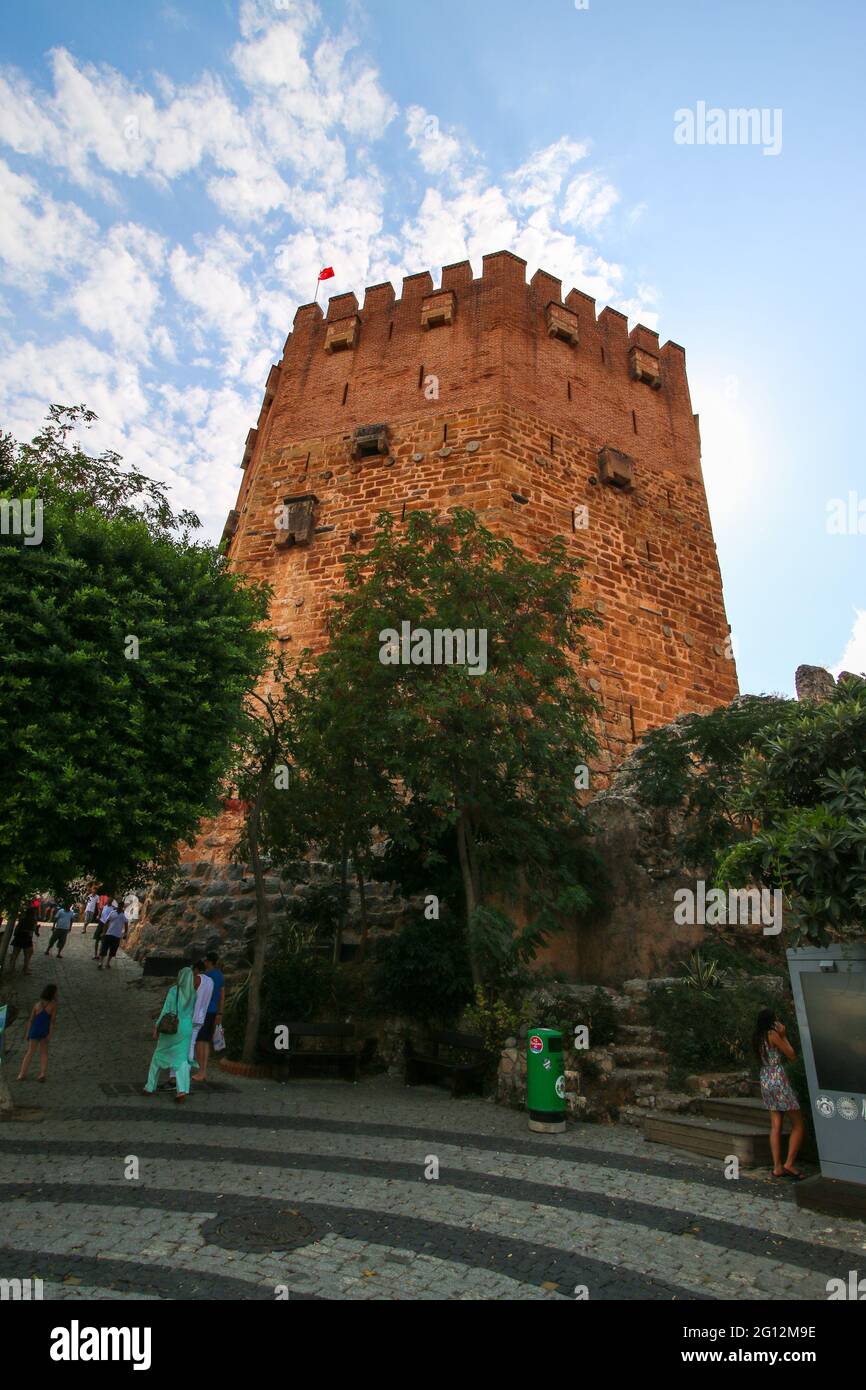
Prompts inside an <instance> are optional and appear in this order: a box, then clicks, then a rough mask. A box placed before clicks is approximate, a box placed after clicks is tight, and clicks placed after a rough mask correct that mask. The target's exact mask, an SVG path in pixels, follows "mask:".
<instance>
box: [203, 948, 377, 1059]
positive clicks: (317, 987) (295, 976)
mask: <svg viewBox="0 0 866 1390" xmlns="http://www.w3.org/2000/svg"><path fill="white" fill-rule="evenodd" d="M293 939H294V937H293V929H292V928H289V929H288V930H287V931H286V932H284V933H281V934H280V935H279V936H278V937H277V940H276V942H275V949H274V950H273V952H272V953H271V954H270V955H269V957H268V962H267V965H266V968H265V975H264V980H263V981H262V1010H261V1027H260V1030H259V1043H258V1047H259V1056H260V1057H261V1059H262V1061H268V1062H272V1061H274V1030H275V1029H276V1028H277V1026H278V1025H280V1024H285V1023H289V1022H291V1021H292V1020H293V1019H305V1020H311V1019H316V1018H328V1017H330V1018H341V1019H343V1018H346V1017H348V1016H351V1015H353V1014H362V1013H364V1012H365V1010H366V1005H367V1000H368V988H367V981H368V976H369V972H368V971H367V970H366V969H365V968H364V967H363V966H356V965H333V964H331V962H330V961H329V960H326V959H325V958H324V957H323V956H322V955H321V954H319V953H317V952H316V951H315V950H312V949H303V950H297V951H296V950H292V949H291V946H290V943H291V941H292V940H293ZM247 986H248V981H247V980H244V981H243V982H242V983H241V984H240V985H239V986H238V987H237V989H234V990H232V992H231V993H230V994H229V996H228V998H227V1000H226V1010H225V1032H226V1046H227V1052H228V1055H229V1057H232V1058H234V1057H240V1054H241V1049H242V1046H243V1037H244V1029H245V1027H246V1021H247Z"/></svg>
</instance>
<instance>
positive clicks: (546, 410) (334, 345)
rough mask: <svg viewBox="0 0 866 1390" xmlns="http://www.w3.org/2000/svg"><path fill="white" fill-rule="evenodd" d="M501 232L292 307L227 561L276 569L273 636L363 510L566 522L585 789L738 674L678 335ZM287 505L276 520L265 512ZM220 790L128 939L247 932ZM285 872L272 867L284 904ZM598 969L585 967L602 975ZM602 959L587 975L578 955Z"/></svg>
mask: <svg viewBox="0 0 866 1390" xmlns="http://www.w3.org/2000/svg"><path fill="white" fill-rule="evenodd" d="M524 272H525V262H524V261H522V260H520V259H519V258H518V257H517V256H513V255H511V253H510V252H508V251H500V252H497V253H496V254H495V255H491V256H485V257H484V270H483V274H482V275H481V277H480V279H477V280H476V279H473V276H472V268H471V266H470V265H469V263H468V261H462V262H461V263H460V264H458V265H451V266H446V267H445V269H444V270H443V272H442V285H441V288H440V289H438V290H435V289H434V288H433V280H432V277H431V276H430V275H429V274H428V273H427V272H426V271H425V272H424V273H423V274H421V275H410V276H408V277H407V278H406V279H405V280H404V281H403V293H402V296H401V298H400V299H399V300H398V299H397V298H396V296H395V294H394V289H393V287H392V286H391V285H390V284H385V285H374V286H372V288H370V289H368V290H366V291H365V294H364V303H363V307H360V308H359V305H358V301H357V299H356V298H355V295H354V294H342V295H337V296H336V297H335V298H333V299H332V300H331V301H330V304H329V307H328V312H327V315H325V314H323V312H322V309H321V308H320V306H319V305H317V304H305V305H303V306H302V307H301V308H300V309H299V310H298V312H297V314H296V315H295V323H294V328H293V331H292V333H291V334H290V335H289V337H288V339H287V340H286V345H285V348H284V350H283V357H282V361H281V362H280V364H279V366H275V367H272V368H271V371H270V374H269V376H268V381H267V386H266V388H265V398H264V402H263V404H262V408H261V411H260V414H259V419H258V424H257V426H256V428H255V429H253V430H251V431H250V433H249V436H248V438H247V444H246V450H245V452H244V456H243V462H242V467H243V469H244V477H243V481H242V483H241V487H240V493H239V496H238V501H237V506H236V508H235V510H234V511H232V512H231V513H230V514H229V518H228V521H227V523H226V528H225V532H224V539H225V540H226V541H227V542H228V549H229V555H230V558H231V562H232V564H233V565H234V566H235V567H236V568H237V569H238V570H240V571H242V572H243V573H245V574H249V575H253V576H257V577H261V578H265V579H267V580H268V581H269V582H270V584H271V585H272V586H273V589H274V600H273V605H272V613H271V617H272V624H273V627H274V630H275V631H276V633H277V635H278V637H279V640H280V642H281V643H282V644H283V646H284V649H285V650H286V651H287V653H288V655H289V656H290V657H291V655H292V654H293V653H294V654H299V653H300V652H301V651H302V650H303V648H304V647H306V646H311V647H313V648H315V647H317V646H320V645H321V644H322V642H323V640H324V630H325V616H326V609H327V603H328V595H329V594H330V593H332V592H334V590H335V589H336V588H338V587H339V585H340V583H341V582H342V576H343V572H344V571H343V561H342V557H343V556H345V555H346V554H347V553H348V552H351V551H352V550H353V549H355V548H360V549H363V548H365V547H366V546H367V544H368V543H369V540H370V537H371V534H372V530H373V526H374V522H375V518H376V515H377V514H378V513H379V512H380V511H381V510H383V509H385V508H387V509H389V510H391V511H392V512H393V513H395V514H397V515H399V516H401V517H405V516H406V514H407V513H408V512H409V511H411V510H412V508H416V507H424V508H435V509H436V510H437V511H445V510H447V509H448V508H449V507H452V506H455V505H458V504H459V505H464V506H468V507H472V508H474V509H475V510H476V511H478V512H480V513H483V515H484V520H485V522H486V523H487V525H488V526H489V527H490V528H491V529H492V530H496V531H498V532H500V533H506V534H509V535H511V536H512V537H513V539H514V540H515V541H516V542H517V543H518V544H519V545H521V546H522V547H525V548H526V549H528V550H529V551H532V550H533V549H535V548H536V547H538V546H539V544H540V543H542V542H543V541H545V540H546V539H547V538H549V537H550V536H552V535H562V536H565V537H566V538H567V541H568V544H569V545H570V546H573V547H574V549H575V550H576V551H577V552H578V553H580V554H581V555H583V556H584V557H585V560H586V565H585V570H584V578H583V602H584V603H586V604H588V605H593V606H594V607H595V609H596V611H597V613H598V614H599V616H600V618H601V619H602V622H603V626H601V627H599V628H598V629H597V630H593V631H591V632H590V633H589V634H588V636H589V642H590V647H591V654H592V661H591V664H590V666H589V667H588V668H587V679H588V681H589V683H590V685H591V687H592V689H593V691H594V693H595V694H596V695H597V697H598V698H599V700H600V701H601V705H602V715H601V728H600V741H601V744H602V749H603V753H602V758H601V767H599V768H598V769H597V770H596V771H595V772H594V774H593V779H592V786H591V790H592V789H599V788H600V787H601V786H602V785H603V784H604V780H605V773H606V771H607V770H608V769H609V768H611V767H612V766H613V765H615V764H616V763H617V762H618V761H619V760H620V759H621V758H622V757H623V756H624V755H625V754H626V753H627V752H628V751H629V749H630V748H631V747H632V746H633V745H634V743H635V741H636V740H637V739H638V738H639V737H640V735H641V734H642V733H644V732H645V731H646V730H647V729H649V728H652V727H654V726H657V725H660V724H664V723H666V722H668V721H669V720H671V719H672V718H674V716H675V715H677V714H680V713H682V712H684V711H706V710H710V709H713V708H714V707H716V706H718V705H720V704H724V703H727V701H729V700H730V699H732V698H733V697H734V696H735V695H736V693H737V677H736V671H735V667H734V662H733V660H732V659H731V652H730V644H729V637H728V634H729V628H728V623H727V621H726V618H725V608H724V602H723V598H722V583H721V576H720V574H719V566H718V562H717V560H716V550H715V545H714V543H713V533H712V529H711V526H710V518H709V513H708V510H707V501H706V496H705V493H704V485H703V478H702V475H701V464H700V440H699V436H698V428H697V422H696V418H695V416H694V415H693V414H692V407H691V402H690V400H689V388H688V383H687V381H686V371H685V355H684V353H683V350H682V348H680V347H678V346H677V345H676V344H675V343H666V344H665V346H664V347H663V348H661V349H660V348H659V343H658V336H657V334H655V333H653V332H650V330H649V329H647V328H643V327H641V326H638V327H637V328H634V329H633V330H632V332H631V333H629V332H628V324H627V321H626V319H625V317H624V316H623V315H622V314H620V313H617V311H616V310H615V309H604V310H603V311H602V313H601V314H599V316H598V318H596V314H595V303H594V301H593V300H592V299H590V298H589V297H588V296H587V295H585V294H582V293H581V292H580V291H579V290H571V292H570V293H569V294H568V295H567V296H566V298H565V299H564V300H563V298H562V287H561V284H560V281H559V280H557V279H555V278H554V277H553V276H552V275H547V274H545V272H544V271H541V270H539V271H538V272H537V273H536V274H535V275H534V276H533V277H532V280H531V281H530V283H529V284H527V283H526V278H525V273H524ZM278 520H279V522H281V523H282V524H278ZM238 830H239V815H238V812H237V810H233V809H232V808H231V807H230V806H228V807H227V808H226V810H225V812H224V813H223V814H222V816H220V817H219V818H218V819H217V820H216V821H215V822H209V823H207V824H205V825H203V826H202V827H201V833H200V835H199V838H198V840H197V842H196V844H195V845H194V846H192V847H190V848H189V849H188V850H187V851H186V852H185V853H184V855H183V858H184V861H185V865H186V869H187V873H188V874H189V878H188V879H187V881H186V884H185V885H182V886H181V888H180V889H179V890H178V891H177V892H176V893H173V894H172V895H171V896H170V897H169V898H160V897H159V896H157V897H156V898H155V900H154V901H153V903H152V904H150V905H149V906H148V909H147V913H146V919H145V935H144V936H143V937H142V941H143V943H145V944H147V943H148V942H150V943H152V944H156V941H157V939H159V940H163V941H164V940H166V939H167V937H168V935H171V936H172V937H173V939H174V940H175V941H178V942H188V941H190V940H196V941H200V940H201V939H202V938H204V937H209V939H216V940H219V941H221V942H223V943H224V945H225V946H229V944H231V943H234V946H235V947H236V948H237V949H241V944H242V941H243V934H244V931H245V930H247V929H248V928H249V926H250V924H251V921H252V917H251V911H250V910H251V908H252V902H251V899H249V898H248V897H245V896H244V894H245V893H248V892H249V890H250V888H251V884H250V883H249V882H245V881H243V876H242V871H241V870H240V869H239V868H238V867H237V866H229V865H228V864H227V860H228V858H229V855H230V852H231V850H232V849H233V847H234V844H235V843H236V840H237V837H238ZM278 888H279V885H278V884H277V883H274V884H273V885H270V887H269V891H273V893H274V894H275V898H274V902H275V905H276V904H277V903H278V896H276V895H277V890H278ZM601 977H602V975H598V978H601ZM593 978H595V976H593Z"/></svg>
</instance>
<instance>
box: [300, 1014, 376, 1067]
mask: <svg viewBox="0 0 866 1390" xmlns="http://www.w3.org/2000/svg"><path fill="white" fill-rule="evenodd" d="M286 1027H287V1028H288V1030H289V1048H288V1052H287V1053H286V1054H285V1075H286V1078H287V1079H288V1077H290V1076H299V1075H300V1074H301V1073H302V1072H306V1073H307V1075H310V1073H313V1074H316V1073H320V1072H322V1071H331V1072H333V1071H336V1072H337V1074H338V1075H339V1076H344V1077H345V1078H346V1080H347V1081H358V1080H359V1078H360V1075H361V1067H362V1066H363V1065H364V1063H365V1062H368V1061H369V1060H370V1058H371V1057H372V1055H373V1053H374V1052H375V1050H376V1039H375V1038H362V1037H361V1036H360V1034H359V1033H358V1031H357V1029H356V1027H355V1025H354V1023H305V1022H303V1021H300V1022H296V1023H287V1024H286ZM305 1038H330V1039H332V1040H333V1045H332V1046H331V1047H322V1048H320V1047H310V1048H307V1047H305V1046H304V1042H303V1040H304V1039H305ZM350 1042H354V1043H355V1046H354V1047H350V1046H348V1044H349V1043H350ZM359 1043H360V1046H358V1044H359Z"/></svg>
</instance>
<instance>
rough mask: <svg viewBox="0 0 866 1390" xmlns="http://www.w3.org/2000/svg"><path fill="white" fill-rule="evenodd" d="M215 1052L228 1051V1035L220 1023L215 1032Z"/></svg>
mask: <svg viewBox="0 0 866 1390" xmlns="http://www.w3.org/2000/svg"><path fill="white" fill-rule="evenodd" d="M213 1050H214V1052H225V1050H226V1035H225V1033H224V1032H223V1026H222V1024H221V1023H218V1024H217V1026H216V1028H214V1030H213Z"/></svg>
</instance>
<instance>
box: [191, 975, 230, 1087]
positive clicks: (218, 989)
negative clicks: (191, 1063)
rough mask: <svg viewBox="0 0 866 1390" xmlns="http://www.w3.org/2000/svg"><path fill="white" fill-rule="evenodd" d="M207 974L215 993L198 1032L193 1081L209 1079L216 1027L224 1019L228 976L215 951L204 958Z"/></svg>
mask: <svg viewBox="0 0 866 1390" xmlns="http://www.w3.org/2000/svg"><path fill="white" fill-rule="evenodd" d="M204 964H205V975H206V976H207V977H208V978H209V979H211V980H213V994H212V995H211V997H210V1000H209V1001H208V1005H207V1011H206V1013H205V1017H204V1023H203V1024H202V1025H201V1028H200V1029H199V1032H198V1038H197V1040H196V1045H195V1055H196V1061H197V1062H198V1071H197V1072H195V1073H194V1075H193V1081H206V1080H207V1064H208V1058H209V1057H210V1050H211V1043H212V1042H213V1035H214V1029H215V1028H216V1026H217V1024H218V1023H222V1021H223V1005H224V1003H225V998H226V989H225V985H226V977H225V975H224V974H223V972H222V971H221V970H220V969H219V966H218V964H217V956H216V953H215V952H213V951H209V952H208V953H207V955H206V956H205V958H204Z"/></svg>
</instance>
